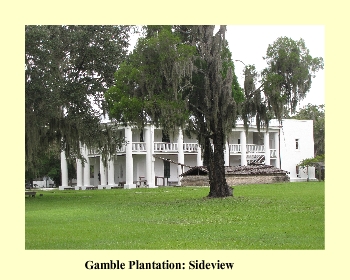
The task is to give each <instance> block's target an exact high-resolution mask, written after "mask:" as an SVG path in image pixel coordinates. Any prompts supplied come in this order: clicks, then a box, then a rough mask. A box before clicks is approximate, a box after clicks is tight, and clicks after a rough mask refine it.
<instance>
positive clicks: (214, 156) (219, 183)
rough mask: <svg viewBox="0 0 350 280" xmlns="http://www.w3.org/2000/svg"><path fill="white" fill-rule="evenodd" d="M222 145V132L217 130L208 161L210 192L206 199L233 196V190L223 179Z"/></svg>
mask: <svg viewBox="0 0 350 280" xmlns="http://www.w3.org/2000/svg"><path fill="white" fill-rule="evenodd" d="M224 143H225V141H224V134H223V131H222V129H218V131H217V133H216V134H215V135H214V136H213V144H214V149H213V150H212V149H211V153H210V159H209V166H208V168H209V184H210V192H209V195H208V197H212V198H214V197H227V196H233V190H232V188H231V187H229V186H228V184H227V182H226V178H225V160H224V147H225V145H224Z"/></svg>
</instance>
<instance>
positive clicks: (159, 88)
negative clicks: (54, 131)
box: [105, 26, 243, 196]
mask: <svg viewBox="0 0 350 280" xmlns="http://www.w3.org/2000/svg"><path fill="white" fill-rule="evenodd" d="M225 30H226V29H225V27H224V26H222V27H221V28H220V30H219V31H218V32H217V33H216V34H215V35H214V34H213V33H214V26H147V27H145V28H144V32H145V37H144V38H141V39H139V40H138V42H137V45H136V47H135V50H134V51H133V53H132V54H131V55H130V56H129V57H128V59H127V61H126V62H125V63H123V64H122V65H121V67H120V69H119V70H118V71H117V72H116V74H115V84H114V86H112V87H111V88H110V89H109V90H108V92H107V93H106V95H105V96H106V100H107V102H108V105H109V114H110V116H111V117H113V118H115V119H117V120H122V121H123V122H124V123H125V124H128V123H136V124H137V125H139V126H140V127H143V126H144V125H145V124H146V123H154V124H155V125H156V126H160V127H162V128H163V130H165V132H167V133H168V132H169V131H175V129H177V128H178V127H183V126H184V125H185V124H188V126H187V128H188V130H191V131H192V132H193V133H195V134H196V135H197V138H198V140H199V143H200V144H201V147H202V149H203V150H204V158H205V162H206V163H208V164H211V165H212V168H211V170H212V176H213V177H212V180H211V182H212V185H213V186H214V185H215V189H217V193H216V194H213V196H226V195H228V193H229V190H228V186H227V184H226V182H225V178H224V161H223V149H224V141H225V139H226V135H227V133H228V131H231V129H232V127H234V124H235V117H236V113H237V108H236V103H235V99H236V100H237V102H242V100H243V91H242V89H241V88H240V86H239V84H238V81H237V77H236V76H235V74H234V64H233V62H232V59H231V53H230V51H229V48H228V44H227V41H226V40H225V34H224V33H225ZM214 138H215V139H214ZM210 141H212V142H213V145H214V146H215V149H212V148H211V145H209V144H208V143H209V142H210ZM214 155H215V156H216V159H214ZM214 167H215V168H214ZM215 172H220V174H221V173H222V174H221V175H220V176H219V175H218V174H215ZM213 178H215V180H214V179H213ZM219 178H221V180H219ZM219 189H221V194H219ZM223 190H224V191H223ZM211 193H212V192H211Z"/></svg>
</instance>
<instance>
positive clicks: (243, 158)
mask: <svg viewBox="0 0 350 280" xmlns="http://www.w3.org/2000/svg"><path fill="white" fill-rule="evenodd" d="M240 138H241V165H242V166H246V165H247V137H246V134H245V131H244V130H243V131H241V132H240Z"/></svg>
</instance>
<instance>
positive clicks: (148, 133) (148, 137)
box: [145, 125, 155, 188]
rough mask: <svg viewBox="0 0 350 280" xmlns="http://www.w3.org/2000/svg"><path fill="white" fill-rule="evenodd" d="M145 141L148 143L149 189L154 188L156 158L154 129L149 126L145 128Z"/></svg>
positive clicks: (147, 172) (147, 171)
mask: <svg viewBox="0 0 350 280" xmlns="http://www.w3.org/2000/svg"><path fill="white" fill-rule="evenodd" d="M145 141H146V180H147V184H148V187H149V188H154V187H155V185H154V157H153V143H154V128H153V126H150V125H147V126H146V127H145Z"/></svg>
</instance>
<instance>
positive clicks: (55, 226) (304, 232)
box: [25, 182, 325, 250]
mask: <svg viewBox="0 0 350 280" xmlns="http://www.w3.org/2000/svg"><path fill="white" fill-rule="evenodd" d="M208 192H209V189H208V188H195V187H181V188H176V187H173V188H158V189H132V190H124V189H116V190H90V191H58V190H57V191H43V192H42V193H43V196H39V195H38V194H39V193H41V192H39V193H37V196H36V197H35V198H31V197H28V198H27V197H26V199H25V248H26V249H220V250H222V249H324V247H325V245H324V244H325V213H324V208H325V198H324V183H323V182H305V183H281V184H270V185H247V186H236V187H235V190H234V197H231V198H225V199H207V198H206V196H207V194H208Z"/></svg>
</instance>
